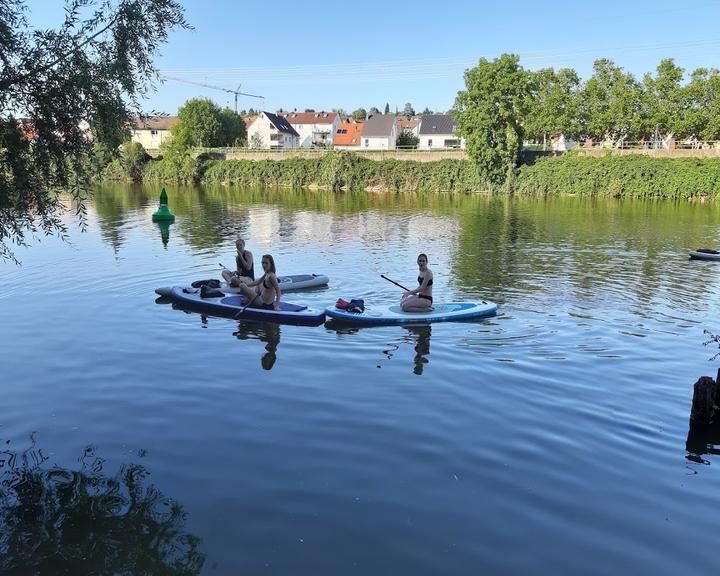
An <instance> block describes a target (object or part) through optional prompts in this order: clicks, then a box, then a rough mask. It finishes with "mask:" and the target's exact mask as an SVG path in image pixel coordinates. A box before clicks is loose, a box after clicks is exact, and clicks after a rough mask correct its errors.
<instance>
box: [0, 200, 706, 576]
mask: <svg viewBox="0 0 720 576" xmlns="http://www.w3.org/2000/svg"><path fill="white" fill-rule="evenodd" d="M158 192H159V191H158V190H157V189H155V188H125V187H107V188H103V189H101V190H99V191H98V194H97V196H96V199H95V201H94V202H93V203H92V204H91V206H90V210H89V223H88V229H87V232H86V233H80V232H79V231H77V230H76V229H75V228H74V227H72V228H71V234H70V243H63V242H61V241H59V240H56V239H54V238H47V239H46V238H43V239H42V242H41V243H40V244H39V245H36V246H34V247H33V248H32V249H30V250H24V249H22V250H19V251H18V252H17V255H18V257H19V258H20V259H21V260H22V266H20V267H17V266H15V265H14V264H10V263H4V264H0V269H1V270H2V275H1V276H0V315H1V316H2V322H0V341H1V342H2V346H1V347H0V359H1V361H2V363H1V366H2V379H1V382H0V386H1V388H0V390H1V392H2V412H1V413H0V482H1V484H0V573H9V574H23V575H24V574H31V573H38V574H86V573H87V574H90V573H92V574H114V573H141V571H144V572H143V573H149V574H159V573H162V574H222V575H225V574H228V575H235V574H295V575H305V574H307V575H311V574H312V575H317V574H333V575H335V574H351V575H352V574H358V575H366V574H403V575H404V574H407V575H423V574H428V575H429V574H433V575H434V574H444V575H456V574H457V575H467V574H540V573H542V574H553V573H554V574H611V573H615V574H620V573H622V574H630V573H633V574H655V575H657V574H680V573H684V574H702V573H709V572H710V571H711V570H713V571H714V570H715V569H716V568H717V565H718V561H717V550H716V544H717V527H718V523H717V512H718V510H719V509H720V491H718V489H717V488H718V485H719V483H720V460H718V457H717V456H714V455H712V454H703V452H706V451H707V450H706V449H705V445H704V444H703V446H702V447H698V448H696V449H695V452H688V451H686V437H687V432H688V415H689V410H690V403H691V398H692V384H693V382H694V381H695V380H696V379H697V378H698V377H699V376H701V375H703V374H708V375H712V374H714V372H715V370H716V369H717V363H713V362H710V361H709V358H710V356H712V354H713V353H714V351H713V350H712V349H711V348H709V347H707V348H706V347H703V341H704V340H705V339H706V337H705V336H704V334H703V330H704V329H710V330H713V329H715V330H720V326H719V325H718V324H719V323H718V318H717V310H718V304H720V295H719V293H718V288H719V287H720V265H714V264H712V263H696V262H689V261H688V260H686V253H687V250H688V249H689V248H696V247H698V246H703V245H705V246H718V245H720V226H718V212H719V208H718V206H716V205H689V204H672V203H663V202H628V201H625V202H622V201H610V200H608V201H606V200H598V201H591V200H586V199H578V198H560V199H552V200H543V199H507V198H490V197H439V196H435V197H415V196H412V197H405V196H364V195H357V196H356V195H350V194H348V195H345V194H339V195H333V194H329V193H323V192H306V193H289V192H282V193H281V192H274V191H265V192H261V191H243V190H233V189H224V188H218V189H204V190H198V189H169V190H168V192H169V194H170V201H171V207H172V209H173V210H174V211H175V212H176V213H177V215H178V218H177V221H176V223H175V224H173V225H172V226H171V227H170V229H169V232H167V234H166V238H165V240H166V241H167V245H164V243H163V239H162V231H161V230H160V229H159V228H158V227H157V226H156V225H154V224H152V223H151V221H150V214H151V213H152V211H153V210H154V209H155V205H156V198H157V196H158ZM168 235H169V237H168ZM238 235H240V236H243V237H245V238H247V239H248V247H249V249H250V250H252V251H253V253H254V254H255V258H256V261H258V262H259V256H260V255H261V254H263V253H266V252H269V253H272V254H273V255H274V256H275V259H276V261H277V263H278V269H279V272H280V273H281V274H282V273H285V274H291V273H308V272H319V273H326V274H328V275H329V276H330V277H331V282H330V286H329V288H327V289H323V290H316V291H312V292H306V293H294V294H289V295H288V296H287V299H288V300H290V301H297V302H301V303H307V304H309V305H312V306H325V305H327V304H329V303H332V302H334V301H335V300H336V299H337V298H338V297H344V298H346V299H348V298H350V297H361V298H364V299H365V300H366V302H394V301H396V300H397V299H398V297H399V296H400V291H399V290H398V289H397V288H396V287H394V286H393V285H391V284H389V283H387V282H385V281H384V280H382V279H381V278H380V276H379V275H380V274H381V273H385V274H388V275H390V276H391V277H393V278H396V279H397V280H398V281H400V282H401V283H405V282H406V283H408V284H413V282H414V280H413V279H414V278H415V276H416V275H417V273H416V267H415V256H416V254H417V253H418V252H420V251H424V252H427V253H428V254H429V256H430V262H431V267H432V269H433V271H434V273H435V295H436V299H445V298H447V299H450V298H452V299H475V298H489V299H492V300H495V301H497V302H498V303H499V304H500V311H499V314H498V315H497V316H496V317H494V318H490V319H485V320H483V321H479V322H471V323H459V324H436V325H433V326H432V327H430V326H420V327H410V328H404V327H384V328H366V329H356V330H348V329H343V328H338V327H336V326H330V325H326V326H325V327H319V328H303V327H290V326H274V325H268V324H255V323H246V322H241V323H238V322H235V321H231V320H228V319H216V318H204V317H202V316H200V315H198V314H193V313H185V312H183V311H181V310H174V309H173V308H172V306H170V305H163V304H157V303H156V302H155V300H156V296H155V294H154V293H153V289H154V288H156V287H158V286H163V285H168V284H186V283H188V282H189V281H191V280H195V279H199V278H208V277H218V270H219V267H218V262H223V263H226V264H228V265H231V264H232V263H233V254H234V246H233V243H234V240H235V238H236V236H238ZM711 442H712V439H711ZM707 448H711V449H712V448H713V446H712V445H710V446H708V447H707Z"/></svg>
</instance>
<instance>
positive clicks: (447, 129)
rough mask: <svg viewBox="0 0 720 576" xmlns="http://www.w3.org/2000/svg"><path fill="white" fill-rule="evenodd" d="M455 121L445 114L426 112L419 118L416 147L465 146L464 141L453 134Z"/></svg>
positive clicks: (455, 125)
mask: <svg viewBox="0 0 720 576" xmlns="http://www.w3.org/2000/svg"><path fill="white" fill-rule="evenodd" d="M456 128H457V123H456V122H455V120H453V118H452V117H451V116H449V115H447V114H428V115H427V116H422V117H421V118H420V129H419V130H418V138H419V139H420V142H419V143H418V148H419V149H421V150H432V149H433V148H465V141H464V140H463V139H461V138H459V137H458V136H457V135H456V134H455V130H456Z"/></svg>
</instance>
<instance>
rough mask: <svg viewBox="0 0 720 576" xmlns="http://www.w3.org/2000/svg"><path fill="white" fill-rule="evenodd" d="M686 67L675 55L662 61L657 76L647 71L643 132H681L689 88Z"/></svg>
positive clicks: (648, 135)
mask: <svg viewBox="0 0 720 576" xmlns="http://www.w3.org/2000/svg"><path fill="white" fill-rule="evenodd" d="M684 73H685V71H684V70H683V69H682V68H680V67H679V66H677V65H676V64H675V62H674V60H673V59H672V58H667V59H665V60H662V61H661V62H660V64H658V67H657V70H656V73H655V76H653V75H651V74H645V76H644V77H643V93H642V117H643V120H644V122H643V126H642V129H641V131H642V136H644V137H646V138H647V137H651V136H653V135H654V134H655V131H656V130H657V131H658V132H659V133H660V135H661V136H662V135H665V134H668V133H674V134H678V133H679V132H680V129H681V127H682V125H683V123H684V116H685V113H686V110H687V103H686V101H687V95H688V92H687V90H686V89H685V88H684V87H683V85H682V81H683V76H684Z"/></svg>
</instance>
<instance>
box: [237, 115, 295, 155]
mask: <svg viewBox="0 0 720 576" xmlns="http://www.w3.org/2000/svg"><path fill="white" fill-rule="evenodd" d="M299 145H300V135H299V134H298V133H297V131H296V130H295V128H293V127H292V126H291V125H290V123H289V122H288V121H287V119H285V118H283V117H282V116H278V115H277V114H273V113H272V112H260V114H259V115H258V117H257V118H255V120H254V121H253V122H252V124H250V126H248V146H249V147H250V148H298V147H299Z"/></svg>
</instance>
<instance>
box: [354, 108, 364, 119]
mask: <svg viewBox="0 0 720 576" xmlns="http://www.w3.org/2000/svg"><path fill="white" fill-rule="evenodd" d="M352 117H353V118H354V119H355V120H365V118H367V111H366V110H365V108H358V109H357V110H355V111H354V112H353V113H352Z"/></svg>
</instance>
